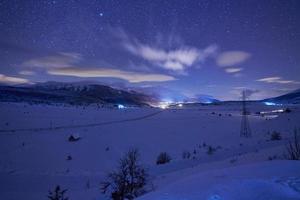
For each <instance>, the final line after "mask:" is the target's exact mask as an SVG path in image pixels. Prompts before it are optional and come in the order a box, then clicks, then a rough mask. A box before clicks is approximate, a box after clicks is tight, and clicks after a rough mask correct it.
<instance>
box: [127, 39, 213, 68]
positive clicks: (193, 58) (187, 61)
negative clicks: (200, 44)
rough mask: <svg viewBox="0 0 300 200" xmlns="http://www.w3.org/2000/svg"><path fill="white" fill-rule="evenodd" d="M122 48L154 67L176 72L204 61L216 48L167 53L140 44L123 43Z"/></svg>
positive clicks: (177, 50)
mask: <svg viewBox="0 0 300 200" xmlns="http://www.w3.org/2000/svg"><path fill="white" fill-rule="evenodd" d="M124 47H125V48H126V49H127V50H128V51H129V52H131V53H132V54H134V55H137V56H140V57H141V58H143V59H145V60H147V61H149V62H152V63H153V64H154V65H158V66H160V67H162V68H165V69H168V70H173V71H177V72H184V71H185V70H186V69H187V68H188V67H191V66H192V65H193V64H195V63H196V62H197V61H204V60H205V59H206V58H207V57H208V56H210V55H211V54H213V53H214V51H215V50H216V48H217V47H216V46H209V47H207V48H206V49H204V50H199V49H197V48H194V47H180V48H179V49H173V50H169V51H168V50H165V49H162V48H155V47H151V46H149V45H144V44H141V43H138V44H131V43H125V44H124Z"/></svg>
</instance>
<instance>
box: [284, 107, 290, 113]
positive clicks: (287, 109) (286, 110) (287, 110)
mask: <svg viewBox="0 0 300 200" xmlns="http://www.w3.org/2000/svg"><path fill="white" fill-rule="evenodd" d="M284 112H286V113H290V112H292V110H291V109H290V108H286V109H285V110H284Z"/></svg>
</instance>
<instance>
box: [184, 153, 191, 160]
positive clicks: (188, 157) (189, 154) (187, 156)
mask: <svg viewBox="0 0 300 200" xmlns="http://www.w3.org/2000/svg"><path fill="white" fill-rule="evenodd" d="M190 157H191V153H190V152H189V151H184V152H183V153H182V158H183V159H190Z"/></svg>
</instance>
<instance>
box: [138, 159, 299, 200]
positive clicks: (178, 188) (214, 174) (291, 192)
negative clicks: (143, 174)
mask: <svg viewBox="0 0 300 200" xmlns="http://www.w3.org/2000/svg"><path fill="white" fill-rule="evenodd" d="M138 199H139V200H182V199H188V200H225V199H230V200H254V199H255V200H266V199H270V200H297V199H300V161H269V162H261V163H257V164H249V165H241V166H238V167H231V168H225V169H221V170H209V171H206V172H201V171H200V170H199V172H197V173H195V174H193V175H191V176H189V177H185V178H182V179H181V180H179V181H176V182H175V183H172V184H170V185H168V186H166V187H165V188H163V189H161V190H160V189H158V190H157V191H155V192H152V193H149V194H146V195H144V196H142V197H140V198H138Z"/></svg>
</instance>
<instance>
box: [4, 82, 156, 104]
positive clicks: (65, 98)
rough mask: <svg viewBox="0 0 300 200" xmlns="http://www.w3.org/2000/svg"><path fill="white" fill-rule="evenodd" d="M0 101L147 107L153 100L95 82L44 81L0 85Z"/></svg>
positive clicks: (133, 92)
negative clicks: (29, 83) (20, 84)
mask: <svg viewBox="0 0 300 200" xmlns="http://www.w3.org/2000/svg"><path fill="white" fill-rule="evenodd" d="M0 101H2V102H28V103H47V104H51V103H62V104H73V105H87V104H99V105H104V104H124V105H128V106H129V105H130V106H147V105H149V103H151V102H152V101H155V100H154V99H153V98H152V97H150V96H148V95H145V94H143V93H139V92H135V91H125V90H120V89H115V88H112V87H109V86H105V85H98V84H94V83H60V82H46V83H40V84H34V85H22V86H0Z"/></svg>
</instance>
